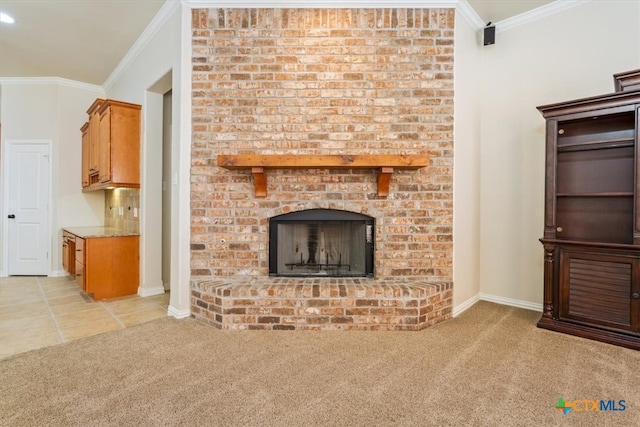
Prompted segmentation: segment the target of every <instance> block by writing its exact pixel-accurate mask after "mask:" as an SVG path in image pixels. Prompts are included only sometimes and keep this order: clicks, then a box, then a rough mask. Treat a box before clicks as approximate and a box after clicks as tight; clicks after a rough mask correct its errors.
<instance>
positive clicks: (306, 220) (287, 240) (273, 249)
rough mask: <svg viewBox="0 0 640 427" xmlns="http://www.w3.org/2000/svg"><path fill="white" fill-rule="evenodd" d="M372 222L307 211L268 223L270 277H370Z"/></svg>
mask: <svg viewBox="0 0 640 427" xmlns="http://www.w3.org/2000/svg"><path fill="white" fill-rule="evenodd" d="M373 233H374V227H373V218H371V217H369V216H366V215H361V214H357V213H353V212H346V211H338V210H329V209H310V210H306V211H300V212H293V213H290V214H285V215H280V216H277V217H274V218H271V219H270V220H269V274H270V275H271V276H330V277H345V276H347V277H354V276H355V277H373V242H374V235H373Z"/></svg>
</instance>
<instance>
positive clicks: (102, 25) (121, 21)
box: [0, 0, 551, 85]
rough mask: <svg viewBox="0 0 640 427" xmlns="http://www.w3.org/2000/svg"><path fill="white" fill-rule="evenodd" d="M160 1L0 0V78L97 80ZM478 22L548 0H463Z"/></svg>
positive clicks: (109, 70)
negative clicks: (9, 20)
mask: <svg viewBox="0 0 640 427" xmlns="http://www.w3.org/2000/svg"><path fill="white" fill-rule="evenodd" d="M165 1H177V0H46V1H45V0H0V11H2V12H6V13H9V14H11V15H12V16H13V17H14V18H15V20H16V23H15V24H11V25H9V24H1V23H0V77H60V78H65V79H70V80H75V81H79V82H84V83H90V84H95V85H102V84H103V83H104V82H105V81H106V80H107V78H108V77H109V75H111V73H112V72H113V70H114V69H115V68H116V67H117V66H118V64H119V63H120V60H121V59H122V58H123V57H124V56H125V55H126V54H127V52H128V51H129V49H130V48H131V46H132V45H133V44H134V42H135V41H136V40H137V39H138V38H139V37H140V35H141V34H142V33H143V31H144V30H145V28H146V27H147V25H148V24H149V23H150V22H151V21H152V20H153V18H154V16H156V14H157V13H158V11H159V10H160V9H161V8H162V6H163V4H164V3H165ZM467 1H468V3H469V5H470V6H471V7H472V8H473V9H474V10H475V12H476V13H477V14H478V15H479V16H480V18H481V19H482V21H483V22H485V23H486V22H489V21H492V22H494V23H495V22H499V21H502V20H504V19H507V18H510V17H513V16H516V15H519V14H521V13H524V12H527V11H529V10H532V9H535V8H537V7H539V6H543V5H545V4H547V3H551V1H541V0H538V1H525V0H523V1H521V0H467Z"/></svg>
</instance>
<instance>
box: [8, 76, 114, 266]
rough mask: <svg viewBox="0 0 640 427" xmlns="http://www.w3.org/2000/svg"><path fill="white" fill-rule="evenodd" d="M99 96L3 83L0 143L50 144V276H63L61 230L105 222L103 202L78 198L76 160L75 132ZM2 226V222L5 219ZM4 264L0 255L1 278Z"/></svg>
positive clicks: (52, 84) (43, 84)
mask: <svg viewBox="0 0 640 427" xmlns="http://www.w3.org/2000/svg"><path fill="white" fill-rule="evenodd" d="M99 96H103V92H102V90H101V89H100V88H98V87H94V86H91V85H75V84H73V83H71V82H67V81H64V80H61V79H42V80H38V79H27V80H24V81H19V80H10V79H4V80H3V81H2V98H1V100H0V103H1V104H2V107H1V111H2V116H0V122H1V123H2V141H3V143H4V141H6V140H20V139H43V140H51V141H52V149H53V158H52V161H51V166H52V195H51V197H52V200H53V206H52V207H51V211H52V227H51V232H52V242H51V243H52V256H51V273H50V274H51V275H60V274H63V271H62V258H61V254H60V247H61V245H62V243H61V239H62V232H61V228H62V227H65V226H83V225H101V224H102V223H103V222H104V196H103V195H102V194H99V195H96V194H89V193H86V194H85V193H82V184H81V159H80V157H81V144H82V140H81V133H80V127H82V124H83V123H84V122H85V121H86V118H87V115H86V110H87V108H88V107H89V106H90V105H91V103H92V102H93V101H94V100H95V99H96V98H97V97H99ZM1 187H2V186H1V185H0V192H1V191H2V190H1ZM1 197H2V195H0V200H2V198H1ZM1 221H6V215H2V220H1ZM3 225H4V223H3ZM3 229H5V227H0V248H2V246H3V244H4V243H5V242H4V240H3V239H4V238H5V236H4V235H2V230H3ZM4 262H5V257H4V256H2V254H0V272H6V266H5V265H4Z"/></svg>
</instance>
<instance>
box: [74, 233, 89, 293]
mask: <svg viewBox="0 0 640 427" xmlns="http://www.w3.org/2000/svg"><path fill="white" fill-rule="evenodd" d="M84 246H85V240H84V239H82V238H80V237H76V242H75V276H76V283H77V284H78V286H80V287H81V288H82V290H84V291H86V289H87V280H86V275H85V257H84V254H85V251H84Z"/></svg>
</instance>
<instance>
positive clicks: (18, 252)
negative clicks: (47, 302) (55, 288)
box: [5, 141, 51, 276]
mask: <svg viewBox="0 0 640 427" xmlns="http://www.w3.org/2000/svg"><path fill="white" fill-rule="evenodd" d="M50 147H51V145H50V143H49V142H42V141H38V142H25V141H8V147H7V148H8V155H7V162H6V163H5V166H6V168H7V175H6V176H7V177H8V179H7V182H6V186H5V192H6V194H8V203H7V206H6V209H5V212H6V213H7V219H6V221H8V223H9V235H8V247H7V249H8V273H9V275H10V276H11V275H29V276H43V275H48V274H49V271H50V262H49V252H50V248H51V231H50V226H49V192H50V190H49V186H50V183H49V181H50V175H49V174H50V163H49V157H50Z"/></svg>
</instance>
